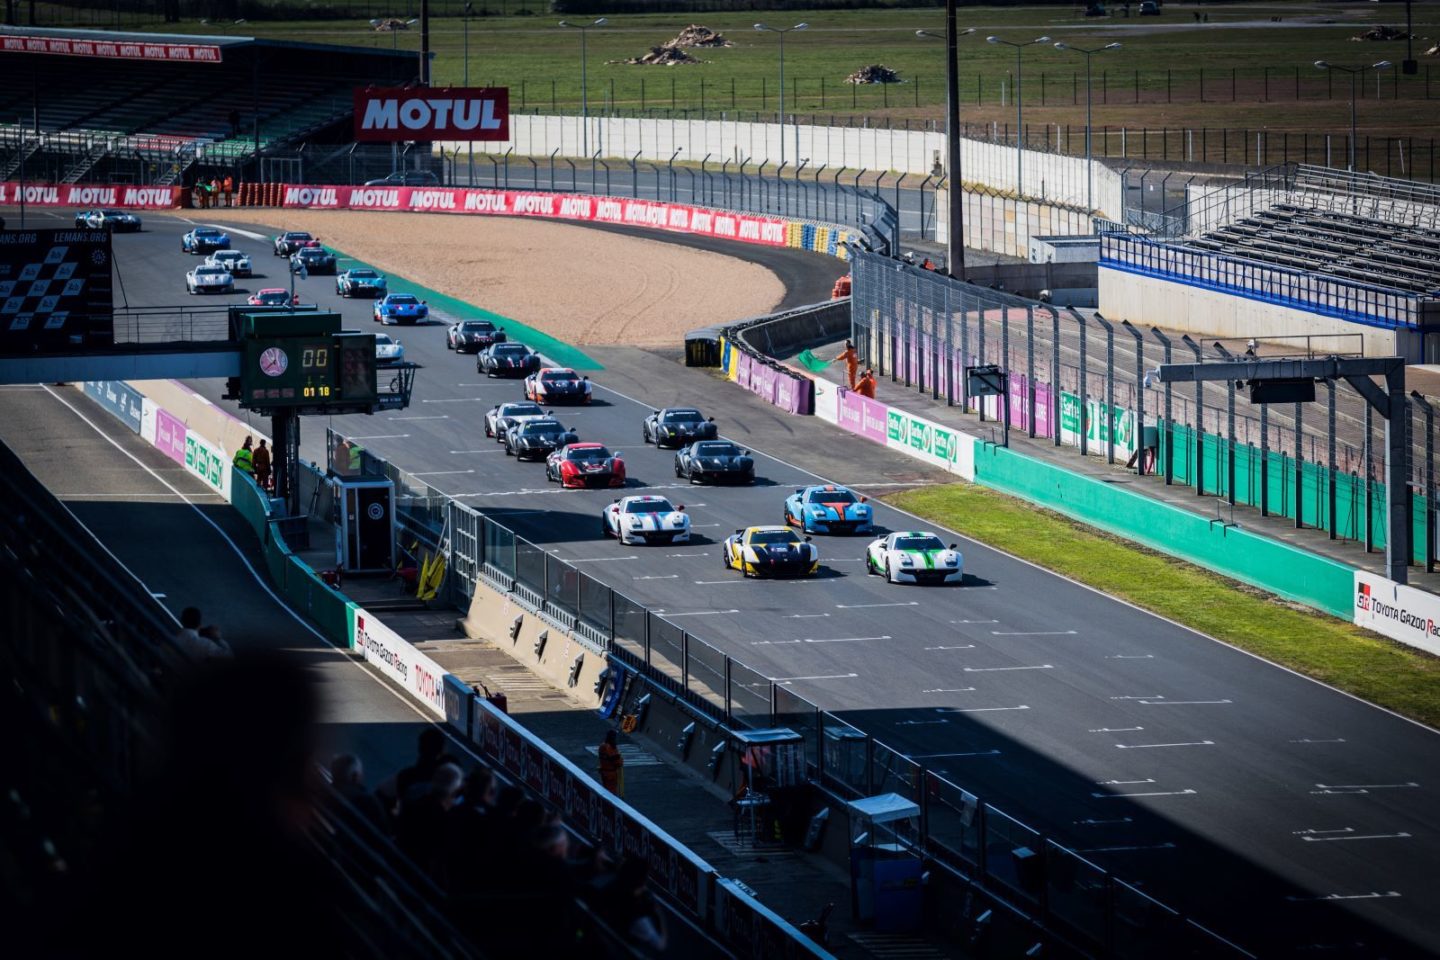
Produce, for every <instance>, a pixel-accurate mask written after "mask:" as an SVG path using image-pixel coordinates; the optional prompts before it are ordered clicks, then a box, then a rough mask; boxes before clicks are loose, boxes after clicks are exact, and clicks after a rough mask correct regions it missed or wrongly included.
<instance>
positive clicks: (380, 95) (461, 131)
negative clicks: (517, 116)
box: [355, 87, 510, 143]
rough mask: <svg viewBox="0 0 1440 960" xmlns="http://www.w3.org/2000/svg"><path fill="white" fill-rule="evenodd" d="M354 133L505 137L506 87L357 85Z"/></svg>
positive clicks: (364, 138)
mask: <svg viewBox="0 0 1440 960" xmlns="http://www.w3.org/2000/svg"><path fill="white" fill-rule="evenodd" d="M355 139H356V140H358V141H359V142H361V143H373V142H381V143H393V142H398V141H402V140H509V139H510V91H509V89H508V88H506V87H356V88H355Z"/></svg>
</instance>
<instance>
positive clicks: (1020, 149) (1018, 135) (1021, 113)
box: [985, 37, 1050, 197]
mask: <svg viewBox="0 0 1440 960" xmlns="http://www.w3.org/2000/svg"><path fill="white" fill-rule="evenodd" d="M985 42H986V43H996V44H999V45H1000V46H1002V47H1014V48H1015V195H1016V196H1017V197H1020V196H1023V195H1024V193H1025V190H1024V187H1025V182H1024V177H1025V147H1024V145H1023V138H1024V133H1023V131H1024V129H1025V107H1024V104H1023V103H1022V102H1021V98H1020V89H1021V83H1020V54H1021V52H1022V51H1023V50H1024V49H1025V48H1026V47H1033V46H1034V45H1035V44H1037V43H1049V42H1050V38H1049V37H1036V38H1035V39H1034V40H1026V41H1025V42H1024V43H1016V42H1015V41H1013V40H1001V39H1000V38H999V37H986V38H985Z"/></svg>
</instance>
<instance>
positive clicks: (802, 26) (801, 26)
mask: <svg viewBox="0 0 1440 960" xmlns="http://www.w3.org/2000/svg"><path fill="white" fill-rule="evenodd" d="M809 27H810V24H808V23H797V24H795V26H793V27H772V26H768V25H767V24H763V23H757V24H755V29H756V30H758V31H759V32H761V33H778V34H780V164H781V166H784V164H785V34H787V33H794V32H795V31H797V30H806V29H809ZM795 159H796V160H799V159H800V128H799V127H798V126H797V127H796V128H795Z"/></svg>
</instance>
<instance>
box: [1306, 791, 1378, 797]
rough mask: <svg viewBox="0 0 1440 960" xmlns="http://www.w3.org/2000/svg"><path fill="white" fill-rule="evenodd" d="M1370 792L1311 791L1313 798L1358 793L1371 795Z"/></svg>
mask: <svg viewBox="0 0 1440 960" xmlns="http://www.w3.org/2000/svg"><path fill="white" fill-rule="evenodd" d="M1369 792H1370V791H1369V790H1311V791H1310V795H1311V796H1312V797H1321V796H1329V795H1331V794H1357V793H1369Z"/></svg>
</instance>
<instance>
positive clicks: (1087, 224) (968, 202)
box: [935, 176, 1094, 260]
mask: <svg viewBox="0 0 1440 960" xmlns="http://www.w3.org/2000/svg"><path fill="white" fill-rule="evenodd" d="M966 179H967V180H969V179H970V178H969V177H968V176H967V177H966ZM947 194H948V191H945V190H941V191H937V192H936V194H935V239H936V240H937V241H941V242H943V241H944V239H945V237H946V235H947V234H948V232H949V229H950V227H949V223H950V216H949V214H950V207H949V201H948V198H947ZM961 226H962V229H961V234H962V235H963V236H964V238H965V246H967V247H969V248H970V249H972V250H987V251H989V252H991V253H1001V254H1004V255H1005V256H1007V257H1019V258H1020V259H1022V260H1029V259H1030V241H1031V240H1032V239H1033V238H1035V237H1054V236H1087V235H1089V234H1091V233H1093V232H1094V225H1093V224H1092V222H1091V218H1090V215H1089V214H1087V213H1085V211H1084V210H1081V209H1079V208H1077V207H1063V206H1056V205H1055V204H1053V203H1041V202H1038V201H1034V200H1017V199H1015V198H1014V197H1006V196H997V195H994V194H988V193H975V192H972V191H968V190H967V191H966V192H965V199H964V223H963V224H962V225H961Z"/></svg>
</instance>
